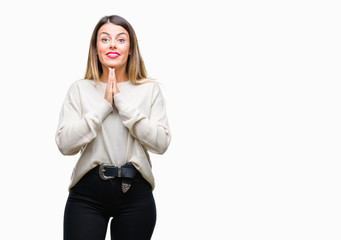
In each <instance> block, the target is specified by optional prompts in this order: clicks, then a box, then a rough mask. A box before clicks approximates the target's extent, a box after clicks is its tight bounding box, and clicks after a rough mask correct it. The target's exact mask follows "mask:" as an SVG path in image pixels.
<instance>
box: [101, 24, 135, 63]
mask: <svg viewBox="0 0 341 240" xmlns="http://www.w3.org/2000/svg"><path fill="white" fill-rule="evenodd" d="M129 48H130V42H129V33H128V32H127V31H126V30H125V29H124V28H123V27H121V26H119V25H115V24H113V23H106V24H104V25H103V26H102V27H101V28H100V29H99V30H98V33H97V54H98V58H99V61H100V62H101V64H102V66H103V67H111V68H115V69H119V68H124V69H125V68H126V65H127V59H128V56H129Z"/></svg>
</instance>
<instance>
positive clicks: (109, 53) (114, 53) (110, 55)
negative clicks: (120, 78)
mask: <svg viewBox="0 0 341 240" xmlns="http://www.w3.org/2000/svg"><path fill="white" fill-rule="evenodd" d="M106 55H107V56H108V58H111V59H113V58H118V57H119V56H120V54H119V53H118V52H108V53H107V54H106Z"/></svg>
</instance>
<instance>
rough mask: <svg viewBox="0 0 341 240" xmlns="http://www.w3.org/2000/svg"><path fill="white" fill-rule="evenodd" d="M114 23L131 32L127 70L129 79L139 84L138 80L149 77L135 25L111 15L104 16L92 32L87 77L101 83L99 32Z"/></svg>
mask: <svg viewBox="0 0 341 240" xmlns="http://www.w3.org/2000/svg"><path fill="white" fill-rule="evenodd" d="M109 22H110V23H113V24H115V25H119V26H121V27H123V28H124V29H125V30H126V31H127V32H128V33H129V40H130V49H129V52H130V55H129V56H128V60H127V68H126V72H127V74H128V79H129V80H130V81H131V82H132V83H133V84H136V85H137V84H139V83H138V82H137V81H136V80H141V79H145V78H147V71H146V68H145V66H144V62H143V59H142V56H141V54H140V49H139V45H138V42H137V38H136V34H135V31H134V29H133V27H132V26H131V25H130V23H129V22H128V21H127V20H125V19H124V18H122V17H120V16H117V15H111V16H104V17H102V18H101V20H99V22H98V23H97V25H96V27H95V29H94V31H93V32H92V36H91V41H90V48H89V55H88V63H87V66H86V72H85V76H84V78H85V79H92V80H94V81H95V83H96V84H98V83H99V80H100V77H101V76H102V74H103V69H102V64H101V62H100V61H99V59H98V55H97V33H98V30H99V29H100V28H101V27H102V26H103V25H104V24H106V23H109Z"/></svg>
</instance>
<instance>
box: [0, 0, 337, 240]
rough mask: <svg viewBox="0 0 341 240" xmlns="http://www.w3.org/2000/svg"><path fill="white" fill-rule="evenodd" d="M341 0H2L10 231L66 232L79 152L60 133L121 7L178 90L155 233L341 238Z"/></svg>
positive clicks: (5, 207)
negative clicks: (102, 25)
mask: <svg viewBox="0 0 341 240" xmlns="http://www.w3.org/2000/svg"><path fill="white" fill-rule="evenodd" d="M337 3H338V1H328V0H323V1H322V0H321V1H317V0H316V1H303V0H294V1H291V0H286V1H270V0H268V1H265V0H261V1H252V0H239V1H216V0H211V1H185V0H183V1H113V0H111V1H37V0H33V1H23V0H22V1H11V2H6V3H5V2H4V3H1V6H0V31H1V38H0V43H1V44H0V57H1V65H0V66H1V72H0V76H1V87H0V89H1V90H0V91H1V92H0V97H1V99H0V104H1V106H0V109H1V119H0V121H1V125H0V127H1V132H0V133H1V134H0V137H1V174H0V184H1V204H0V213H1V231H0V239H39V240H40V239H43V240H46V239H49V240H54V239H56V240H58V239H62V229H63V228H62V224H63V211H64V205H65V201H66V198H67V194H68V192H67V187H68V184H69V179H70V176H71V171H72V168H73V166H74V165H75V163H76V160H77V157H78V156H72V157H65V156H63V155H62V154H60V153H59V152H58V149H57V147H56V145H55V142H54V134H55V131H56V127H57V122H58V116H59V111H60V108H61V105H62V102H63V100H64V97H65V95H66V91H67V89H68V88H69V86H70V85H71V83H72V82H73V81H75V80H78V79H81V78H82V77H83V76H84V72H85V67H86V60H87V53H88V47H89V42H90V36H91V33H92V30H93V28H94V26H95V24H96V23H97V22H98V20H99V19H100V18H101V17H102V16H104V15H111V14H118V15H121V16H123V17H124V18H126V19H127V20H128V21H129V22H130V23H131V24H132V25H133V27H134V29H135V31H136V33H137V37H138V39H139V44H140V49H141V52H142V56H143V58H144V60H145V63H146V66H147V70H148V72H149V75H150V76H151V77H154V78H156V79H158V80H159V81H160V82H162V84H163V85H162V88H163V92H164V96H165V98H166V101H167V110H168V116H169V122H170V125H171V130H172V136H173V138H172V142H171V145H170V147H169V149H168V151H167V152H166V153H165V154H164V155H162V156H158V155H152V162H153V170H154V174H155V177H156V189H155V191H154V194H155V199H156V202H157V209H158V221H157V225H156V228H155V232H154V236H153V239H155V240H174V239H180V240H181V239H223V240H225V239H228V240H244V239H245V240H253V239H261V240H267V239H269V240H274V239H275V240H279V239H284V240H288V239H290V240H293V239H297V240H302V239H309V240H312V239H323V240H325V239H328V240H333V239H341V230H340V224H341V217H340V216H341V207H340V203H341V193H340V181H341V175H340V167H341V163H340V159H341V158H340V144H341V127H340V123H341V113H340V102H341V96H340V87H341V84H340V77H341V73H340V63H341V47H340V46H341V44H340V43H341V34H340V27H341V26H340V25H341V15H340V12H341V8H340V6H339V5H338V4H337ZM107 239H109V236H108V237H107Z"/></svg>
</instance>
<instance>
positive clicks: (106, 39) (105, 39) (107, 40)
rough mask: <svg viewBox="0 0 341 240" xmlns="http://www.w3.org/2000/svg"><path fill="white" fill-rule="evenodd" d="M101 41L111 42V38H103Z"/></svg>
mask: <svg viewBox="0 0 341 240" xmlns="http://www.w3.org/2000/svg"><path fill="white" fill-rule="evenodd" d="M101 41H102V42H103V43H107V42H109V39H108V38H102V39H101Z"/></svg>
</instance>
